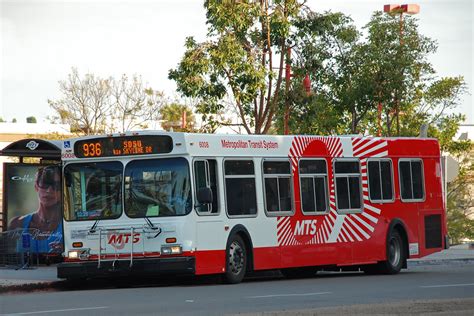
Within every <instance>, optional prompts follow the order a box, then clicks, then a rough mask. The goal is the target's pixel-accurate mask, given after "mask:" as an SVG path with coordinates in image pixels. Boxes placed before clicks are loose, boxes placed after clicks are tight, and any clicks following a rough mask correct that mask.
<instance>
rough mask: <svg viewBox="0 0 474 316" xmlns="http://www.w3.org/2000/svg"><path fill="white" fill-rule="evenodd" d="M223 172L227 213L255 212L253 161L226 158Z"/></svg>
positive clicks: (252, 213) (232, 214)
mask: <svg viewBox="0 0 474 316" xmlns="http://www.w3.org/2000/svg"><path fill="white" fill-rule="evenodd" d="M224 173H225V176H224V179H225V192H226V198H227V213H228V214H229V215H230V216H236V215H255V214H257V196H256V190H255V170H254V165H253V161H252V160H226V161H225V162H224Z"/></svg>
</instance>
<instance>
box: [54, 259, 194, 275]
mask: <svg viewBox="0 0 474 316" xmlns="http://www.w3.org/2000/svg"><path fill="white" fill-rule="evenodd" d="M195 271H196V261H195V258H194V257H173V258H146V259H134V260H133V264H132V266H130V260H115V261H101V262H100V266H99V264H98V262H97V261H79V262H64V263H60V264H59V265H58V278H61V279H68V278H94V277H106V276H132V275H133V276H135V275H136V276H143V275H147V276H150V275H163V274H194V273H195Z"/></svg>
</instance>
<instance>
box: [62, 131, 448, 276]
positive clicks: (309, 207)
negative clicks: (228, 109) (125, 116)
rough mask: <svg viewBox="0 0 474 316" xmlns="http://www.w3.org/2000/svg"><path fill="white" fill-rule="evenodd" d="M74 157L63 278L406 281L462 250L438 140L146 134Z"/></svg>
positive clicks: (66, 185) (70, 143)
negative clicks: (450, 251) (422, 261)
mask: <svg viewBox="0 0 474 316" xmlns="http://www.w3.org/2000/svg"><path fill="white" fill-rule="evenodd" d="M61 156H62V157H61V159H62V165H63V167H62V168H63V200H64V222H63V227H64V248H65V252H64V262H63V263H61V264H59V265H58V277H59V278H66V279H77V278H93V277H101V276H114V275H152V274H166V273H168V274H192V275H208V274H221V275H223V276H224V279H225V280H226V281H227V282H228V283H239V282H241V281H242V279H243V278H244V276H245V275H246V273H248V272H250V271H259V270H280V271H281V272H282V274H283V275H284V276H287V277H299V276H309V275H314V274H315V273H316V272H317V271H318V270H321V269H324V270H330V269H337V270H351V269H357V270H362V271H365V272H367V273H386V274H396V273H398V272H399V271H400V270H401V269H402V268H406V267H407V259H409V258H420V257H423V256H426V255H429V254H431V253H434V252H438V251H441V250H442V249H444V248H446V247H448V239H447V227H446V211H445V204H446V203H445V198H444V191H443V190H444V189H443V185H442V184H443V179H442V177H443V176H442V167H441V160H440V149H439V144H438V142H437V140H435V139H428V138H380V137H362V136H354V135H352V136H351V135H349V136H307V135H299V136H297V135H294V136H273V135H212V134H192V133H172V132H171V133H168V132H164V131H140V132H127V133H122V134H111V135H104V136H86V137H80V138H75V139H69V140H65V141H63V144H62V151H61Z"/></svg>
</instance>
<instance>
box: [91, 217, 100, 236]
mask: <svg viewBox="0 0 474 316" xmlns="http://www.w3.org/2000/svg"><path fill="white" fill-rule="evenodd" d="M99 221H100V218H98V219H96V220H95V222H94V225H92V227H91V228H90V229H89V233H90V234H93V233H95V229H96V228H97V224H99Z"/></svg>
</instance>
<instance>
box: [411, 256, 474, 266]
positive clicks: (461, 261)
mask: <svg viewBox="0 0 474 316" xmlns="http://www.w3.org/2000/svg"><path fill="white" fill-rule="evenodd" d="M448 262H449V263H454V264H466V263H470V262H474V258H456V259H411V260H410V259H408V265H439V264H445V263H448Z"/></svg>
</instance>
